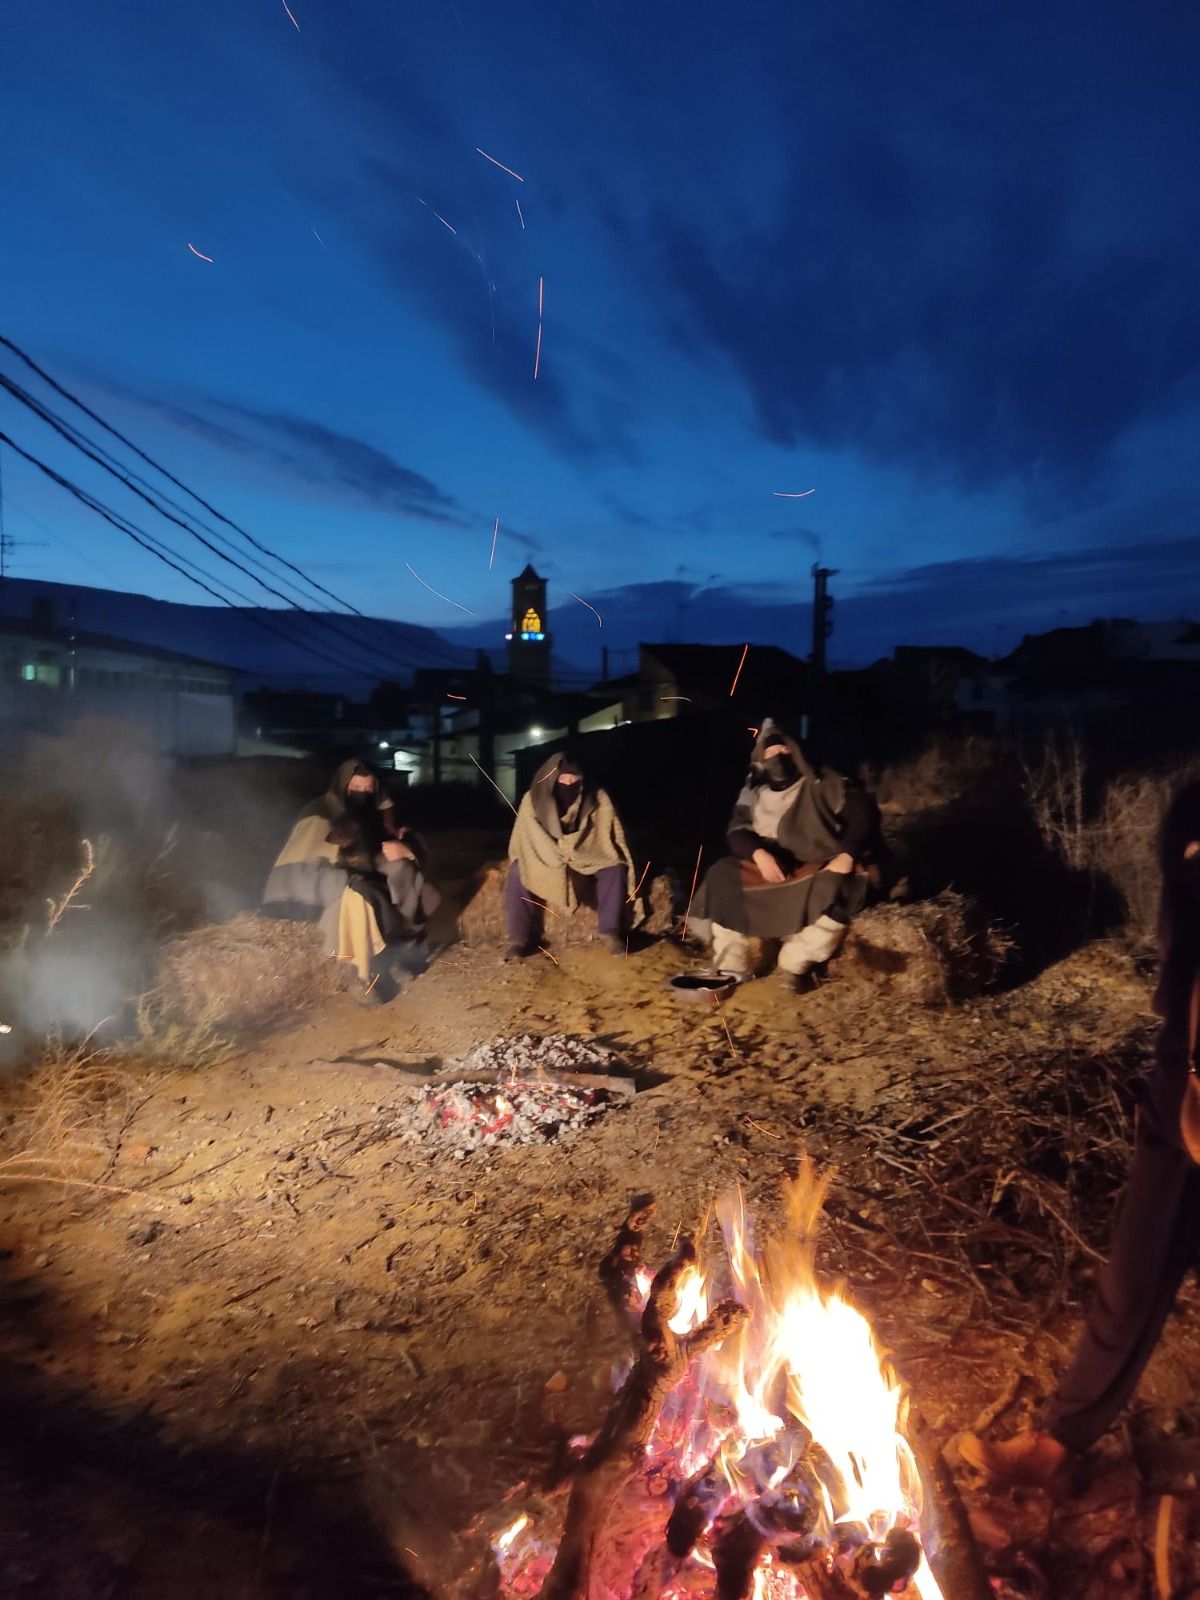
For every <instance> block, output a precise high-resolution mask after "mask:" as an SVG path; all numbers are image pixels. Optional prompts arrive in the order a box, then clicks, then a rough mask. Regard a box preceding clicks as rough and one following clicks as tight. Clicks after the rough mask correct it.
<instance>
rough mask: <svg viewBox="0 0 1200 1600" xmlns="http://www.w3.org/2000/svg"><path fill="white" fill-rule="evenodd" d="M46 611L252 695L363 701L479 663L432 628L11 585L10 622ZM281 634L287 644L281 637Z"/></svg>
mask: <svg viewBox="0 0 1200 1600" xmlns="http://www.w3.org/2000/svg"><path fill="white" fill-rule="evenodd" d="M47 608H49V609H51V610H52V614H53V618H54V622H55V624H56V625H57V626H60V627H63V626H66V625H67V623H68V622H69V621H70V619H71V618H72V617H74V619H75V622H76V623H77V625H78V626H79V627H80V628H84V629H87V630H89V631H90V632H93V633H108V634H113V635H115V636H116V637H118V638H121V639H128V640H130V641H131V642H132V643H135V644H147V645H157V646H159V647H160V648H162V649H166V650H179V651H181V652H182V653H183V654H184V655H190V656H199V657H200V658H202V659H203V660H205V661H215V662H220V663H221V664H222V665H223V666H229V667H235V668H236V669H237V670H238V671H239V672H240V673H242V674H243V675H244V686H245V687H246V688H248V689H252V688H255V687H257V686H258V685H259V684H263V685H266V686H269V687H272V688H310V689H324V690H328V691H333V692H335V693H344V694H347V695H352V696H354V695H361V694H364V693H365V692H366V691H367V690H369V689H370V687H371V686H372V684H374V683H375V682H376V681H377V680H378V679H380V678H398V679H401V680H403V678H404V677H405V676H406V674H407V673H408V672H410V671H411V670H412V669H413V668H414V667H438V666H467V665H470V664H471V663H473V662H474V659H475V651H474V649H473V648H471V647H470V646H469V645H468V644H467V643H466V642H465V641H464V642H456V643H450V642H448V641H447V640H445V639H443V638H442V637H441V635H440V634H438V633H435V632H434V631H433V629H432V628H421V627H417V626H415V625H414V624H412V623H407V622H394V621H390V620H388V619H386V618H378V619H377V618H370V619H364V618H360V617H348V616H344V615H340V614H339V615H333V614H330V613H326V612H315V613H311V614H305V615H301V614H300V613H298V612H288V611H274V610H268V609H264V608H261V607H255V608H253V609H252V608H249V607H246V608H244V609H243V608H238V609H236V610H235V609H233V608H231V607H228V606H216V605H213V606H193V605H183V604H180V603H178V602H175V601H171V600H152V599H151V598H150V597H149V596H148V595H144V594H129V593H126V592H125V591H124V590H121V589H95V588H90V587H88V586H87V585H86V584H81V583H72V584H66V583H44V582H41V581H38V580H35V579H32V578H9V579H7V580H6V582H5V593H4V616H5V617H7V618H9V619H10V620H12V619H17V618H21V619H32V617H33V614H34V611H35V610H41V611H45V610H46V609H47ZM322 619H324V621H322ZM264 624H265V626H264ZM330 624H332V628H331V627H330ZM274 629H278V630H279V631H280V632H281V633H283V634H285V635H287V637H286V638H280V637H278V636H277V635H276V633H275V632H274V631H272V630H274ZM334 630H336V631H334ZM325 656H328V657H332V658H334V659H332V660H327V659H324V657H325ZM372 662H374V663H375V665H374V668H372Z"/></svg>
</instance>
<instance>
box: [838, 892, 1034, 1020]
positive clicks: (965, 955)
mask: <svg viewBox="0 0 1200 1600" xmlns="http://www.w3.org/2000/svg"><path fill="white" fill-rule="evenodd" d="M1014 949H1015V941H1014V940H1013V939H1012V937H1011V935H1010V934H1008V933H1007V932H1006V931H1005V930H1004V929H1002V928H1000V927H998V926H997V925H996V924H995V923H994V922H991V921H990V920H989V919H988V918H987V917H986V916H984V914H983V913H982V911H981V910H980V907H979V906H978V905H977V903H976V902H975V901H973V900H972V899H971V898H970V897H969V896H967V895H962V894H957V893H955V892H954V891H953V890H946V891H945V892H943V893H942V894H939V895H937V896H936V897H935V898H934V899H932V900H922V901H919V902H918V903H917V904H915V905H879V906H872V907H870V908H868V909H867V910H866V911H864V912H862V913H861V914H860V915H859V916H858V917H856V918H855V919H854V922H853V924H852V925H851V928H850V932H849V934H848V935H847V938H846V944H845V947H844V949H843V953H842V955H841V957H840V959H839V960H838V962H837V964H836V971H837V973H838V975H839V977H841V978H843V979H845V980H847V981H850V982H855V981H857V982H870V983H877V984H881V985H883V986H885V987H886V988H887V989H888V990H889V992H891V993H893V994H895V995H896V996H897V997H902V998H904V999H906V1000H908V1001H910V1002H912V1003H913V1004H915V1005H923V1006H937V1005H945V1004H947V1003H948V1002H950V1001H954V1000H965V999H968V998H970V997H971V996H972V995H977V994H983V993H985V992H986V991H987V990H988V989H992V988H995V986H996V984H997V983H998V981H999V979H1000V977H1001V974H1002V973H1003V971H1004V968H1005V966H1006V965H1007V963H1008V961H1009V960H1010V959H1011V957H1012V955H1013V952H1014Z"/></svg>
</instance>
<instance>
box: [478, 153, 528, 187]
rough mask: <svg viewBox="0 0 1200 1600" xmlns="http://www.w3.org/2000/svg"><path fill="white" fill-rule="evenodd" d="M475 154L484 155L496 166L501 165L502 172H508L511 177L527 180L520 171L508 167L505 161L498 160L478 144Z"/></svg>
mask: <svg viewBox="0 0 1200 1600" xmlns="http://www.w3.org/2000/svg"><path fill="white" fill-rule="evenodd" d="M475 154H476V155H477V156H482V157H483V159H484V160H485V161H490V162H491V163H492V165H493V166H494V167H499V168H500V171H501V172H507V173H508V175H509V177H510V178H515V179H516V180H517V182H518V183H524V182H525V179H524V178H523V177H522V176H521V174H520V173H519V172H514V171H513V169H512V168H511V167H506V166H505V165H504V163H503V161H497V160H496V158H495V156H490V155H488V153H487V151H486V150H481V149H480V148H479V146H478V145H476V146H475Z"/></svg>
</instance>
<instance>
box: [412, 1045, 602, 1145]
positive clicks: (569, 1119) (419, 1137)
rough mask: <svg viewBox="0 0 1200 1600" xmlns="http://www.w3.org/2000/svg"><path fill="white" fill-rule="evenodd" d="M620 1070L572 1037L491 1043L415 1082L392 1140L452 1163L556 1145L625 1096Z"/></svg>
mask: <svg viewBox="0 0 1200 1600" xmlns="http://www.w3.org/2000/svg"><path fill="white" fill-rule="evenodd" d="M620 1066H621V1063H620V1062H619V1061H618V1060H617V1058H616V1057H615V1056H614V1054H613V1052H612V1051H611V1050H609V1049H607V1048H606V1047H605V1046H603V1045H600V1044H597V1043H596V1042H595V1041H594V1040H591V1039H584V1038H580V1037H578V1036H576V1035H572V1034H563V1033H555V1034H546V1035H544V1036H541V1037H539V1036H537V1035H535V1034H528V1033H527V1034H521V1035H519V1036H518V1037H516V1038H512V1039H496V1040H492V1041H491V1042H489V1043H488V1044H484V1045H480V1046H479V1047H478V1048H477V1049H475V1050H473V1051H472V1052H471V1053H470V1055H468V1056H466V1057H464V1059H463V1060H462V1061H461V1062H460V1063H458V1064H457V1065H455V1066H452V1067H449V1068H447V1069H446V1070H445V1071H443V1072H440V1073H439V1074H438V1075H437V1077H436V1079H434V1080H433V1081H432V1082H429V1083H425V1084H422V1085H421V1087H420V1089H419V1090H418V1091H417V1093H416V1096H415V1098H414V1102H413V1103H412V1104H411V1105H410V1106H409V1107H407V1108H405V1111H404V1113H403V1121H404V1124H405V1126H404V1127H402V1128H397V1130H396V1132H397V1136H398V1139H399V1142H400V1143H402V1144H420V1145H422V1146H423V1147H425V1148H427V1149H432V1150H442V1151H445V1152H446V1153H447V1154H450V1155H452V1156H453V1157H454V1158H455V1159H456V1160H459V1161H463V1160H465V1159H466V1158H467V1157H468V1156H471V1155H475V1154H479V1153H482V1152H484V1151H492V1150H496V1149H498V1148H501V1147H504V1146H509V1145H538V1144H554V1143H558V1142H560V1141H562V1140H564V1139H568V1138H570V1137H572V1136H573V1135H574V1134H576V1133H579V1132H581V1131H582V1130H583V1129H585V1128H587V1127H590V1126H591V1124H592V1123H594V1122H596V1121H597V1120H598V1119H599V1118H600V1117H602V1116H604V1114H605V1113H606V1112H608V1111H611V1110H612V1109H613V1107H614V1106H617V1105H621V1104H623V1103H624V1102H625V1101H626V1100H628V1099H629V1097H630V1096H631V1095H632V1094H633V1092H634V1085H633V1080H632V1078H629V1077H619V1076H616V1075H615V1073H616V1070H617V1069H618V1068H620Z"/></svg>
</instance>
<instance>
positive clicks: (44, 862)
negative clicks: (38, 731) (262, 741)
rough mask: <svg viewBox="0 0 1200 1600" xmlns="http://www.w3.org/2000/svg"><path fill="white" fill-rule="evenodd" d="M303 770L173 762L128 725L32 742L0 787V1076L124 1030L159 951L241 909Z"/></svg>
mask: <svg viewBox="0 0 1200 1600" xmlns="http://www.w3.org/2000/svg"><path fill="white" fill-rule="evenodd" d="M322 784H323V778H318V776H317V775H315V774H314V773H313V772H312V771H311V769H310V768H309V767H308V766H307V764H306V763H303V762H278V763H271V764H268V765H267V766H266V767H265V768H264V766H263V765H262V764H255V763H246V764H242V765H238V764H235V763H232V762H231V763H226V764H210V765H207V766H197V767H177V766H175V765H174V764H173V763H172V762H170V761H168V760H166V759H164V758H163V757H161V756H160V755H158V754H157V752H156V751H155V749H154V747H153V743H152V740H151V737H150V735H149V733H148V732H147V731H146V730H144V729H141V728H138V727H136V726H134V725H131V724H128V723H123V722H116V721H101V720H99V719H88V720H86V721H80V722H78V723H76V724H75V725H73V726H72V727H70V728H69V729H67V730H66V731H64V732H62V733H58V734H56V735H54V736H44V735H39V736H34V737H33V738H31V739H30V740H29V741H28V743H27V744H26V746H25V748H24V750H23V751H22V752H21V753H20V755H19V756H18V758H17V759H16V760H15V761H13V762H11V763H10V764H9V766H8V767H7V769H6V771H5V773H4V776H3V779H0V1025H3V1026H6V1027H8V1028H10V1029H11V1030H12V1031H11V1032H10V1033H7V1034H5V1033H0V1067H3V1066H4V1065H5V1064H6V1063H7V1064H9V1065H11V1064H13V1063H15V1062H17V1061H19V1060H21V1059H23V1058H25V1057H27V1056H28V1055H29V1054H31V1053H32V1052H33V1051H35V1050H36V1048H37V1044H38V1041H39V1040H40V1039H43V1038H45V1037H46V1036H48V1035H57V1036H60V1037H62V1038H64V1039H66V1040H68V1041H78V1040H80V1039H83V1038H88V1037H94V1038H95V1039H96V1040H97V1041H98V1042H101V1041H110V1040H114V1039H118V1038H121V1037H123V1036H127V1035H128V1034H129V1033H131V1032H132V1031H133V1029H134V1027H135V1023H136V1016H137V1001H138V999H139V997H140V996H142V995H144V994H145V993H146V992H147V991H148V990H150V989H152V988H153V987H154V986H155V983H156V981H157V972H158V965H159V960H160V957H161V952H162V948H163V945H164V942H165V941H166V940H168V939H169V938H170V937H171V936H172V935H173V934H175V933H179V932H182V931H184V930H186V929H188V928H192V927H195V926H197V925H199V924H201V923H204V922H224V921H227V920H229V918H231V917H233V916H235V915H237V914H238V913H239V912H241V911H245V910H247V909H250V908H252V907H253V906H254V905H255V904H256V903H257V900H258V895H259V892H260V890H261V887H262V883H263V881H264V879H265V876H266V872H267V870H268V868H269V865H270V861H271V860H272V859H273V857H274V855H275V853H276V852H277V851H278V849H279V846H280V844H281V843H282V840H283V836H284V835H285V833H286V830H287V827H288V825H289V823H290V821H291V818H292V817H293V816H294V814H295V811H296V810H297V808H298V805H299V803H300V801H301V800H302V799H303V798H306V797H307V796H308V795H309V794H311V793H313V792H316V791H317V789H319V788H320V787H321V786H322Z"/></svg>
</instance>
